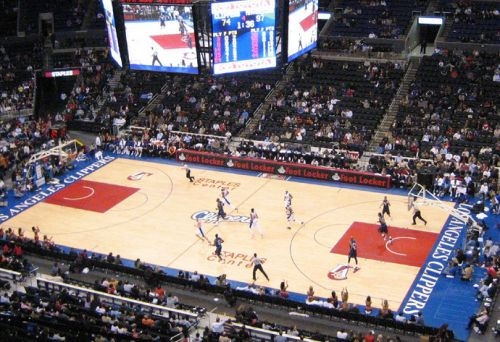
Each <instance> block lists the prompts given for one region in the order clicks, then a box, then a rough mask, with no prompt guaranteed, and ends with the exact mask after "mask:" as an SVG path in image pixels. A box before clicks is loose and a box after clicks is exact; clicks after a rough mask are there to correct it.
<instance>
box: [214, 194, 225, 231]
mask: <svg viewBox="0 0 500 342" xmlns="http://www.w3.org/2000/svg"><path fill="white" fill-rule="evenodd" d="M221 218H222V219H223V220H224V219H225V218H226V212H225V211H224V203H223V202H222V201H221V200H220V199H219V198H217V222H216V223H215V224H216V225H217V224H219V220H220V219H221Z"/></svg>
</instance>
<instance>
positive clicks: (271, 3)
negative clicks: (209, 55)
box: [211, 0, 276, 75]
mask: <svg viewBox="0 0 500 342" xmlns="http://www.w3.org/2000/svg"><path fill="white" fill-rule="evenodd" d="M211 9H212V27H213V53H214V74H216V75H218V74H226V73H232V72H238V71H247V70H256V69H266V68H273V67H275V66H276V48H275V45H276V38H275V27H276V22H275V18H276V4H275V0H243V1H228V2H216V3H212V4H211Z"/></svg>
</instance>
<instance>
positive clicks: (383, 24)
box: [329, 0, 428, 38]
mask: <svg viewBox="0 0 500 342" xmlns="http://www.w3.org/2000/svg"><path fill="white" fill-rule="evenodd" d="M427 3H428V0H372V1H361V0H343V1H342V4H341V5H340V8H342V12H341V13H340V14H339V17H338V19H337V20H336V21H335V23H334V25H332V26H331V31H330V32H329V35H331V36H336V37H343V36H344V37H370V38H399V37H401V36H403V35H405V34H406V32H407V31H408V29H409V24H410V20H411V18H412V16H413V12H414V11H416V12H423V11H424V10H425V8H426V7H427Z"/></svg>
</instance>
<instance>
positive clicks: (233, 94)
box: [137, 70, 281, 136]
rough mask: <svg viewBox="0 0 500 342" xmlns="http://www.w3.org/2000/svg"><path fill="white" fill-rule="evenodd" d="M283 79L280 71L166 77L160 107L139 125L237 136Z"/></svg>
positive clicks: (139, 122)
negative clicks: (220, 75) (216, 75)
mask: <svg viewBox="0 0 500 342" xmlns="http://www.w3.org/2000/svg"><path fill="white" fill-rule="evenodd" d="M280 78H281V73H280V71H279V70H277V71H261V72H259V71H254V72H251V73H243V74H237V75H233V76H224V77H211V76H183V75H178V76H167V79H166V80H165V81H166V82H165V89H163V92H164V93H166V96H165V97H164V99H163V101H162V103H161V105H159V106H157V107H156V108H155V110H154V111H152V112H151V113H148V115H147V116H146V117H145V118H144V119H142V120H140V121H138V122H137V123H138V124H139V125H142V126H145V127H149V128H158V127H159V126H162V125H166V126H167V127H168V129H169V130H174V131H183V132H191V133H200V134H212V135H220V136H230V135H236V134H237V133H239V132H240V131H241V130H242V129H243V128H244V125H245V123H246V122H247V120H248V118H250V116H251V115H252V114H253V112H254V111H255V110H256V109H257V107H258V106H259V105H260V104H261V103H262V102H263V101H264V99H265V97H266V96H267V95H268V94H269V92H270V91H271V90H272V88H274V86H275V84H276V82H277V81H278V80H279V79H280Z"/></svg>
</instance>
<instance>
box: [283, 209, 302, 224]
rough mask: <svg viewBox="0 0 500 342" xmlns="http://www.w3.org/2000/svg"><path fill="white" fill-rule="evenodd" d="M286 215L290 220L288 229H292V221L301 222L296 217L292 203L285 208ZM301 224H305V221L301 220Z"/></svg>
mask: <svg viewBox="0 0 500 342" xmlns="http://www.w3.org/2000/svg"><path fill="white" fill-rule="evenodd" d="M285 215H286V220H287V221H288V226H287V227H286V228H287V229H292V226H291V224H292V222H295V223H299V221H297V220H296V219H295V213H294V212H293V209H292V206H291V205H289V206H287V207H286V208H285ZM300 224H301V225H304V222H303V221H301V222H300Z"/></svg>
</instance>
